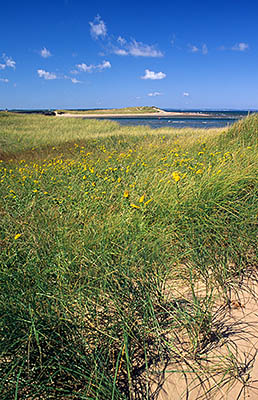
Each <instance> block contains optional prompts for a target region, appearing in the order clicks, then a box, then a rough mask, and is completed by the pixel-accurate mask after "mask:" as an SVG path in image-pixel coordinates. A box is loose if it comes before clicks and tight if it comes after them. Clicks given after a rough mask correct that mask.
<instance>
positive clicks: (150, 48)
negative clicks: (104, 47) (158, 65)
mask: <svg viewBox="0 0 258 400" xmlns="http://www.w3.org/2000/svg"><path fill="white" fill-rule="evenodd" d="M117 41H118V42H119V44H120V47H117V45H116V44H115V45H113V44H112V43H111V44H109V45H110V46H111V52H112V53H114V54H116V55H118V56H128V55H130V56H133V57H153V58H157V57H163V55H164V54H163V53H162V52H161V51H160V50H158V49H156V48H155V46H154V45H149V44H145V43H142V42H137V41H136V40H132V41H131V42H127V41H126V40H125V39H123V38H121V37H120V36H119V38H118V39H117Z"/></svg>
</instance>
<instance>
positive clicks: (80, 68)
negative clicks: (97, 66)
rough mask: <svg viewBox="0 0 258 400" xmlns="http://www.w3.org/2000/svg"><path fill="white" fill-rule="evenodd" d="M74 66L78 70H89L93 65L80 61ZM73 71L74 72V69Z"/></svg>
mask: <svg viewBox="0 0 258 400" xmlns="http://www.w3.org/2000/svg"><path fill="white" fill-rule="evenodd" d="M76 67H77V68H78V70H79V71H82V72H91V71H92V70H93V68H94V65H92V64H91V65H87V64H85V63H82V64H77V65H76ZM73 73H75V71H74V72H73Z"/></svg>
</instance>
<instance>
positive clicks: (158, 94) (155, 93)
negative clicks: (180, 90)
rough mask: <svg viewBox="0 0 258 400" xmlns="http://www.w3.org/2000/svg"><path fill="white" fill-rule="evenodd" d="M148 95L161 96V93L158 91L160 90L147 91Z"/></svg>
mask: <svg viewBox="0 0 258 400" xmlns="http://www.w3.org/2000/svg"><path fill="white" fill-rule="evenodd" d="M148 96H150V97H156V96H162V93H160V92H152V93H148Z"/></svg>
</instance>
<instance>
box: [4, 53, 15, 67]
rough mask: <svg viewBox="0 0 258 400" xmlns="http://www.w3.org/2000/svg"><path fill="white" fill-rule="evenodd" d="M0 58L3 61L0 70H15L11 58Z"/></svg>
mask: <svg viewBox="0 0 258 400" xmlns="http://www.w3.org/2000/svg"><path fill="white" fill-rule="evenodd" d="M1 58H2V60H4V64H0V69H5V68H6V67H9V68H13V69H15V66H16V62H15V61H14V60H13V59H12V57H8V56H7V55H6V54H2V57H1Z"/></svg>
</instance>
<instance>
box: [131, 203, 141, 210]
mask: <svg viewBox="0 0 258 400" xmlns="http://www.w3.org/2000/svg"><path fill="white" fill-rule="evenodd" d="M130 206H131V207H132V208H137V209H138V208H140V206H137V205H136V204H133V203H131V204H130Z"/></svg>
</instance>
